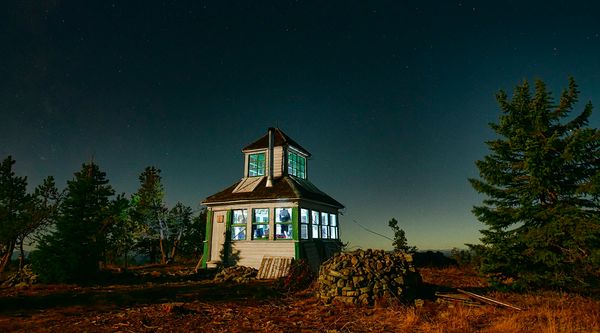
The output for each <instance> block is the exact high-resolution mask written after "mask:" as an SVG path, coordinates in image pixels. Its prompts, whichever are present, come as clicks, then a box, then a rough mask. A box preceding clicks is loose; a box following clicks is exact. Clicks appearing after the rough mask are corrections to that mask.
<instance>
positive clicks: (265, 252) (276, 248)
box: [232, 240, 295, 269]
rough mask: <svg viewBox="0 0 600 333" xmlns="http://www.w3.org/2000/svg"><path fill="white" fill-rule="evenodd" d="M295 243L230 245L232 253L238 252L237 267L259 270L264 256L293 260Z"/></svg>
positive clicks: (241, 242)
mask: <svg viewBox="0 0 600 333" xmlns="http://www.w3.org/2000/svg"><path fill="white" fill-rule="evenodd" d="M294 243H295V241H293V240H285V241H284V240H279V241H236V242H233V243H232V248H233V253H236V252H237V251H239V254H238V255H239V260H238V261H237V263H236V264H237V265H240V266H248V267H254V268H256V269H259V268H260V263H261V261H262V258H263V257H265V256H275V257H292V258H295V244H294Z"/></svg>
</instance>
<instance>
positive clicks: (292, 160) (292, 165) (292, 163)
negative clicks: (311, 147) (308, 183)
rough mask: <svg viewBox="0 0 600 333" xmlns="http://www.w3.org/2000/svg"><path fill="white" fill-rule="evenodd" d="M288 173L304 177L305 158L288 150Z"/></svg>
mask: <svg viewBox="0 0 600 333" xmlns="http://www.w3.org/2000/svg"><path fill="white" fill-rule="evenodd" d="M288 174H290V175H292V176H296V177H300V178H306V158H304V156H300V155H299V154H297V153H296V152H293V151H289V152H288Z"/></svg>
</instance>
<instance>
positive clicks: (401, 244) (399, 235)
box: [388, 218, 417, 253]
mask: <svg viewBox="0 0 600 333" xmlns="http://www.w3.org/2000/svg"><path fill="white" fill-rule="evenodd" d="M388 226H389V227H390V228H392V230H393V231H394V241H393V243H392V245H393V246H394V251H401V252H406V253H415V252H417V248H416V247H415V246H409V245H408V240H407V239H406V233H405V232H404V230H403V229H401V228H400V227H399V226H398V220H396V219H395V218H392V219H391V220H389V221H388Z"/></svg>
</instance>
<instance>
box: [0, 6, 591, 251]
mask: <svg viewBox="0 0 600 333" xmlns="http://www.w3.org/2000/svg"><path fill="white" fill-rule="evenodd" d="M560 3H561V4H558V2H557V3H556V4H553V2H548V1H536V2H528V3H525V2H524V1H493V2H492V1H485V2H484V1H481V2H473V1H428V2H423V1H410V2H409V1H382V2H379V1H314V2H307V1H284V0H277V1H261V2H259V1H231V2H229V1H208V2H207V1H189V2H181V1H164V2H163V1H161V2H158V1H127V2H125V1H123V2H120V1H114V2H111V1H59V0H55V1H2V2H1V4H0V112H1V115H2V117H1V121H0V158H2V159H3V158H4V157H6V156H7V155H12V156H13V157H14V158H15V159H16V161H17V164H16V171H17V173H18V174H19V175H26V176H28V179H29V182H30V185H32V186H34V185H37V184H39V183H40V181H41V180H42V179H43V178H44V177H46V176H47V175H53V176H54V177H55V178H56V179H57V183H58V185H59V186H60V187H61V188H64V187H65V184H66V181H67V180H68V179H71V178H72V177H73V172H75V171H77V170H79V169H80V167H81V164H82V163H84V162H87V161H89V160H90V159H91V158H92V157H93V158H94V161H96V162H97V163H98V164H99V165H100V167H101V169H102V170H104V171H106V172H107V175H108V178H109V179H110V181H111V184H112V185H113V187H114V188H115V189H116V191H117V192H125V193H126V194H128V195H130V194H131V193H133V192H135V191H136V190H137V187H138V185H139V183H138V175H139V174H140V173H141V172H142V171H143V169H144V167H146V166H149V165H154V166H156V167H158V168H160V169H162V175H163V179H164V184H165V187H166V191H167V201H168V203H169V204H174V203H175V202H177V201H181V202H183V203H185V204H187V205H190V206H192V207H193V208H198V205H199V202H200V201H201V200H203V199H204V198H206V197H207V196H208V195H211V194H213V193H215V192H217V191H220V190H222V189H223V188H225V187H227V186H229V185H231V184H233V183H234V182H235V181H237V180H239V178H241V177H242V174H243V156H242V153H241V152H240V150H241V148H242V147H244V146H245V145H247V144H249V143H251V142H252V141H254V140H255V139H257V138H259V137H260V136H262V135H264V134H265V133H266V131H267V128H268V127H270V126H278V127H280V128H281V129H282V130H283V131H284V132H285V133H287V134H288V135H289V136H290V137H292V138H293V139H294V140H296V141H297V142H298V143H300V144H301V145H302V146H303V147H304V148H306V149H307V150H309V151H310V152H311V153H312V154H313V157H312V159H311V160H309V162H308V163H309V164H308V167H309V179H310V180H311V181H312V182H313V183H314V184H315V185H317V186H318V187H319V188H320V189H321V190H323V191H325V192H327V193H328V194H330V195H331V196H332V197H334V198H335V199H337V200H338V201H340V202H341V203H343V204H344V205H345V206H346V209H345V211H344V215H343V216H342V217H341V220H340V222H341V225H342V226H341V231H340V233H341V237H342V238H343V240H344V241H349V242H350V247H351V248H353V247H357V246H360V247H363V248H364V247H376V248H391V242H390V241H389V240H386V239H384V238H382V237H380V236H376V235H374V234H370V233H367V232H365V231H363V230H362V229H361V228H360V227H359V226H358V225H357V224H355V223H354V222H353V221H357V222H359V223H361V224H362V225H364V226H366V227H367V228H370V229H372V230H374V231H376V232H379V233H382V234H386V235H388V236H390V237H391V236H392V232H391V230H390V228H389V227H388V226H387V221H388V220H389V219H390V218H392V217H395V218H397V219H398V221H399V222H400V226H401V227H402V228H403V229H404V230H405V231H406V233H407V237H408V240H409V243H410V244H412V245H416V246H417V247H419V248H420V249H448V248H452V247H464V246H463V244H464V243H469V242H470V243H473V242H477V239H478V237H479V232H478V230H479V229H481V228H483V225H482V224H480V223H479V222H478V221H477V220H476V219H475V217H474V216H473V215H472V214H471V212H470V210H471V207H472V206H473V205H476V204H478V203H479V202H480V201H481V200H482V197H481V196H479V195H478V194H477V193H476V192H475V191H474V190H473V189H472V188H471V187H470V185H469V183H468V181H467V178H469V177H476V176H477V175H478V172H477V169H476V168H475V165H474V161H475V160H477V159H480V158H482V157H483V156H484V155H485V154H486V153H487V148H486V146H485V144H484V141H485V140H487V139H491V138H493V137H494V133H493V132H492V131H491V130H490V129H489V127H488V126H487V124H488V122H491V121H495V120H496V119H497V117H498V114H499V110H498V108H497V105H496V102H495V97H494V96H495V94H496V92H497V91H498V90H499V89H504V90H507V91H509V92H512V89H513V88H514V86H515V85H516V84H518V83H520V82H521V81H522V80H523V79H528V80H530V81H532V80H535V79H538V78H539V79H542V80H544V81H545V82H546V83H547V84H548V86H549V88H550V89H551V90H552V91H553V92H554V96H556V97H558V94H559V92H560V91H561V90H562V89H563V88H564V87H566V85H567V82H568V81H567V79H568V77H569V76H570V75H572V76H574V77H575V79H576V81H577V83H578V84H579V86H580V90H581V95H580V97H581V98H580V100H581V102H580V103H579V105H578V108H577V110H581V109H582V107H583V104H584V103H585V102H587V101H588V100H591V101H592V102H593V103H595V104H596V105H598V108H600V19H598V18H599V17H600V5H596V4H595V2H593V1H589V2H587V3H583V2H582V3H578V2H576V1H560ZM590 125H591V126H594V127H600V110H598V109H596V111H595V113H594V114H593V116H592V121H591V123H590Z"/></svg>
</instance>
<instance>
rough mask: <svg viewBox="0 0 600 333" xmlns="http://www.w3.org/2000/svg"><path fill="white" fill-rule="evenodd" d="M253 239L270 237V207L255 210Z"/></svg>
mask: <svg viewBox="0 0 600 333" xmlns="http://www.w3.org/2000/svg"><path fill="white" fill-rule="evenodd" d="M252 239H269V209H268V208H260V209H254V210H253V217H252Z"/></svg>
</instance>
